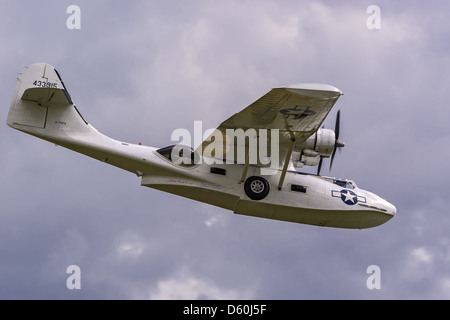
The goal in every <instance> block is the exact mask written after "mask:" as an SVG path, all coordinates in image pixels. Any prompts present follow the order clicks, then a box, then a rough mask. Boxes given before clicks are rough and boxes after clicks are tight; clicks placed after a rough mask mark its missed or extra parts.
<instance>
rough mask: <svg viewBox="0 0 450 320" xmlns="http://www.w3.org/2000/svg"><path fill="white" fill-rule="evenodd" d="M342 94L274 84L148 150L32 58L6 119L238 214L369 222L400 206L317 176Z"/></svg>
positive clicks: (345, 224)
mask: <svg viewBox="0 0 450 320" xmlns="http://www.w3.org/2000/svg"><path fill="white" fill-rule="evenodd" d="M341 95H342V92H341V91H340V90H339V89H337V88H335V87H334V86H331V85H325V84H298V85H291V86H286V87H280V88H274V89H272V90H270V91H269V92H268V93H267V94H265V95H264V96H262V97H261V98H259V99H258V100H257V101H255V102H254V103H252V104H251V105H250V106H248V107H246V108H245V109H243V110H242V111H240V112H238V113H236V114H234V115H233V116H231V117H230V118H228V119H227V120H225V121H224V122H222V123H221V124H220V125H219V126H218V128H217V129H216V130H214V131H213V132H211V134H210V136H209V137H208V138H207V139H205V140H204V141H203V143H202V144H201V145H200V146H198V147H197V148H196V149H195V150H194V149H193V148H190V147H189V146H182V145H179V144H177V145H172V146H168V147H164V148H154V147H149V146H143V145H141V144H140V143H139V144H132V143H126V142H122V141H118V140H115V139H112V138H110V137H108V136H106V135H104V134H102V133H100V132H99V131H97V130H96V129H95V128H94V127H93V126H92V125H91V124H89V123H88V122H87V121H86V120H85V118H84V117H83V116H82V115H81V113H80V112H79V110H78V109H77V107H76V106H75V103H74V102H73V100H72V97H71V96H70V94H69V92H68V90H67V88H66V86H65V84H64V82H63V81H62V79H61V76H60V74H59V73H58V72H57V71H56V69H55V68H54V67H52V66H51V65H49V64H46V63H35V64H32V65H30V66H29V67H26V68H25V69H24V70H23V71H22V72H21V73H20V75H19V76H18V79H17V84H16V87H15V91H14V95H13V98H12V102H11V106H10V109H9V113H8V118H7V124H8V125H9V126H10V127H12V128H14V129H17V130H20V131H23V132H25V133H28V134H30V135H33V136H36V137H38V138H41V139H44V140H47V141H49V142H52V143H54V144H56V145H60V146H63V147H65V148H68V149H71V150H73V151H76V152H79V153H82V154H84V155H87V156H89V157H92V158H95V159H97V160H100V161H102V162H105V163H108V164H110V165H113V166H116V167H118V168H121V169H124V170H127V171H129V172H131V173H133V174H136V175H137V176H138V177H140V178H141V185H142V186H146V187H150V188H154V189H158V190H162V191H165V192H169V193H172V194H176V195H179V196H183V197H186V198H190V199H194V200H197V201H201V202H205V203H208V204H211V205H215V206H218V207H222V208H225V209H229V210H232V211H233V212H234V213H237V214H243V215H249V216H255V217H262V218H268V219H275V220H283V221H290V222H296V223H303V224H310V225H316V226H326V227H335V228H351V229H363V228H370V227H375V226H378V225H381V224H383V223H385V222H387V221H389V220H390V219H391V218H392V217H393V216H394V215H395V214H396V208H395V206H394V205H392V204H391V203H389V202H388V201H386V200H384V199H383V198H381V197H379V196H377V195H375V194H374V193H372V192H369V191H366V190H363V189H360V188H358V186H357V185H356V183H355V182H354V181H352V180H348V179H337V178H333V177H326V176H322V175H320V171H321V167H322V162H323V159H324V158H331V162H330V168H331V165H332V163H333V160H334V156H335V153H336V150H337V149H339V148H342V147H344V145H345V144H344V143H343V142H341V141H339V131H340V112H338V113H337V117H336V125H335V129H334V130H331V129H325V128H323V127H321V126H322V123H323V121H324V120H325V118H326V117H327V115H328V114H329V112H330V110H331V109H332V107H333V106H334V105H335V103H336V101H337V100H338V99H339V97H340V96H341ZM269 146H270V148H269ZM262 151H265V152H262ZM269 151H270V152H269ZM269 153H270V155H269ZM303 166H317V167H318V170H317V174H310V173H308V174H307V173H302V172H299V171H298V170H297V169H298V168H302V167H303Z"/></svg>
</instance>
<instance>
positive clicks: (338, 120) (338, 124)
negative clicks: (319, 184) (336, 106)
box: [330, 110, 345, 171]
mask: <svg viewBox="0 0 450 320" xmlns="http://www.w3.org/2000/svg"><path fill="white" fill-rule="evenodd" d="M340 127H341V110H338V112H337V115H336V124H335V126H334V134H335V138H336V140H335V143H334V149H333V153H332V154H331V160H330V171H331V167H333V161H334V156H335V155H336V149H338V148H339V152H340V151H341V150H340V149H341V148H342V147H344V146H345V143H343V142H340V141H339V131H340Z"/></svg>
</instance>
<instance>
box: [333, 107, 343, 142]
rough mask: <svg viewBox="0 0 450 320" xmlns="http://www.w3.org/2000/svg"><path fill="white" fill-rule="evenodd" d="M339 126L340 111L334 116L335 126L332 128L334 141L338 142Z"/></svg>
mask: <svg viewBox="0 0 450 320" xmlns="http://www.w3.org/2000/svg"><path fill="white" fill-rule="evenodd" d="M340 126H341V110H338V112H337V115H336V124H335V126H334V133H335V135H336V141H337V140H339V129H340Z"/></svg>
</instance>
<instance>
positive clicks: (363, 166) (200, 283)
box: [0, 0, 450, 299]
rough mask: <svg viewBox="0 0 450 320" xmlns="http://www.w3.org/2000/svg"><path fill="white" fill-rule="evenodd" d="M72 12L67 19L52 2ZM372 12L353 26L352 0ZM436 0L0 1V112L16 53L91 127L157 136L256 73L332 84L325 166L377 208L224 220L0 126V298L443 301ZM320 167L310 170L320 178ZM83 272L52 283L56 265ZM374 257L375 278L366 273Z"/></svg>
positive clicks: (445, 56)
mask: <svg viewBox="0 0 450 320" xmlns="http://www.w3.org/2000/svg"><path fill="white" fill-rule="evenodd" d="M72 4H76V5H78V6H79V7H80V9H81V29H80V30H69V29H68V28H67V27H66V20H67V19H68V17H69V14H67V13H66V9H67V7H68V6H69V5H72ZM371 4H377V5H378V6H379V7H380V9H381V29H380V30H369V29H368V28H367V25H366V21H367V19H368V17H369V14H367V13H366V10H367V7H368V6H369V5H371ZM449 10H450V4H449V3H448V2H446V1H432V2H427V3H425V2H423V1H395V2H393V1H377V2H376V3H375V2H372V1H339V3H338V2H337V1H300V0H295V1H273V0H263V1H241V0H240V1H221V2H218V1H200V0H199V1H194V0H192V1H138V0H136V1H128V2H125V1H105V0H103V1H100V0H96V1H58V2H56V1H47V0H42V1H39V2H36V1H12V0H11V1H10V0H6V1H2V2H1V3H0V26H1V28H0V39H1V42H2V50H1V51H0V68H1V73H2V79H1V80H0V81H1V86H0V99H1V102H2V105H3V107H2V109H1V110H2V111H1V113H0V115H1V118H2V119H4V121H6V116H7V112H8V108H9V104H10V100H11V97H12V94H13V90H14V86H15V82H16V77H17V75H18V73H19V72H20V71H21V70H22V68H23V67H25V66H27V65H29V64H31V63H34V62H47V63H49V64H51V65H53V66H55V67H56V68H57V69H58V71H59V72H60V74H61V76H62V78H63V80H64V82H65V84H66V85H67V87H68V90H69V92H70V93H71V95H72V97H73V99H74V100H75V102H76V103H77V106H78V108H79V110H80V111H81V113H82V114H83V116H84V117H85V118H86V119H87V120H88V121H89V122H90V123H91V124H93V125H94V126H95V127H96V128H97V129H98V130H99V131H101V132H103V133H105V134H107V135H109V136H111V137H113V138H116V139H120V140H123V141H128V142H133V143H137V142H142V143H143V144H145V145H151V146H158V147H162V146H165V145H168V144H171V141H170V135H171V133H172V131H173V130H174V129H176V128H187V129H192V128H193V123H194V121H195V120H202V121H203V126H204V129H206V128H213V127H215V126H217V125H218V124H219V123H220V122H221V121H223V120H224V119H226V118H227V117H229V116H231V115H232V114H234V113H235V112H237V111H239V110H241V109H242V108H244V107H246V106H247V105H249V104H250V103H251V102H253V101H254V100H256V99H257V98H259V97H260V96H261V95H263V94H265V93H266V92H267V91H269V90H270V89H271V88H273V87H279V86H283V85H288V84H293V83H300V82H323V83H329V84H332V85H334V86H336V87H338V88H339V89H340V90H342V91H343V92H344V96H343V97H341V98H340V100H339V101H338V103H337V105H336V107H335V110H334V111H332V112H331V114H330V118H329V119H327V120H326V122H325V124H326V125H327V126H328V127H333V123H334V116H335V112H336V110H337V109H341V112H342V115H341V116H342V124H341V125H342V130H341V137H342V140H344V141H345V142H346V144H347V145H346V147H345V148H344V149H343V150H342V153H341V154H338V155H337V159H336V161H335V163H334V165H333V172H332V173H331V174H332V175H335V176H339V177H346V178H351V179H354V180H355V181H356V183H357V184H358V185H359V186H360V187H362V188H364V189H368V190H371V191H373V192H375V193H377V194H379V195H381V196H383V197H385V198H387V199H388V200H389V201H390V202H392V203H394V204H395V205H396V207H397V215H396V217H395V218H394V219H392V220H391V221H389V222H388V223H386V224H385V225H382V226H379V227H377V228H373V229H367V230H340V229H331V228H319V227H313V226H307V225H301V224H293V223H286V222H280V221H271V220H264V219H258V218H251V217H245V216H238V215H233V214H232V213H231V212H229V211H226V210H223V209H220V208H216V207H212V206H209V205H206V204H202V203H199V202H195V201H191V200H188V199H184V198H180V197H176V196H173V195H169V194H165V193H162V192H160V191H156V190H152V189H148V188H144V187H141V186H140V180H139V179H138V178H136V176H133V175H130V174H129V173H127V172H125V171H121V170H118V169H116V168H114V167H110V166H108V165H104V164H102V163H100V162H98V161H96V160H93V159H90V158H87V157H84V156H82V155H79V154H76V153H74V152H71V151H69V150H65V149H63V148H61V147H55V146H54V145H52V144H50V143H48V142H45V141H42V140H39V139H35V138H33V137H31V136H28V135H26V134H23V133H20V132H18V131H15V130H12V129H10V128H9V127H8V126H7V125H6V124H5V122H3V125H2V126H0V134H1V137H2V139H0V150H1V152H0V164H1V165H0V177H1V179H2V182H3V183H2V184H0V199H1V203H2V206H1V209H0V219H1V220H0V221H1V223H0V256H1V258H0V298H2V299H10V298H19V299H24V298H26V299H28V298H32V299H36V298H37V299H118V298H123V299H201V298H208V299H436V298H441V299H449V298H450V251H449V250H450V249H449V245H450V236H449V233H448V230H450V212H449V209H448V203H447V202H446V201H447V200H448V190H449V189H448V176H449V174H448V169H447V163H448V159H449V158H450V152H449V147H448V141H449V138H450V129H449V125H448V124H449V121H450V120H449V115H450V112H449V111H448V97H447V96H448V88H449V86H450V79H449V77H450V76H449V75H450V72H449V71H450V70H449V68H450V60H449V58H450V56H449V51H450V50H449V49H450V48H449V42H448V39H449V38H450V37H449V32H450V31H449V30H450V26H449V21H448V12H449ZM323 173H324V174H328V172H327V171H326V170H324V172H323ZM73 264H75V265H78V266H80V268H81V286H82V288H81V290H68V289H67V287H66V279H67V277H68V274H66V268H67V267H68V266H69V265H73ZM370 265H378V266H379V267H380V270H381V289H380V290H369V289H368V288H367V286H366V280H367V278H368V277H369V275H368V274H367V273H366V269H367V267H368V266H370Z"/></svg>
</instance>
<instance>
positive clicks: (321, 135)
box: [305, 129, 336, 157]
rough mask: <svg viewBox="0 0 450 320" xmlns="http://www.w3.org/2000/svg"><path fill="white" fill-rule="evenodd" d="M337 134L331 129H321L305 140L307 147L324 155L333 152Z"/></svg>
mask: <svg viewBox="0 0 450 320" xmlns="http://www.w3.org/2000/svg"><path fill="white" fill-rule="evenodd" d="M335 143H336V135H335V133H334V131H333V130H331V129H319V130H317V131H316V132H315V133H314V134H313V135H311V136H310V137H309V138H308V139H307V140H306V141H305V149H308V150H313V151H316V152H317V153H318V154H319V155H321V156H323V157H329V156H331V154H332V153H333V150H334V145H335Z"/></svg>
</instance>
